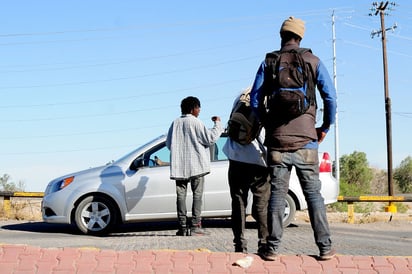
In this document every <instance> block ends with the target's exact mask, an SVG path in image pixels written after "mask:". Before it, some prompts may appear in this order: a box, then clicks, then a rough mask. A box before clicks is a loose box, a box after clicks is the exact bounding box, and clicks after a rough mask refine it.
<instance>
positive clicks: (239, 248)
mask: <svg viewBox="0 0 412 274" xmlns="http://www.w3.org/2000/svg"><path fill="white" fill-rule="evenodd" d="M235 252H239V253H244V254H247V248H246V247H241V246H235Z"/></svg>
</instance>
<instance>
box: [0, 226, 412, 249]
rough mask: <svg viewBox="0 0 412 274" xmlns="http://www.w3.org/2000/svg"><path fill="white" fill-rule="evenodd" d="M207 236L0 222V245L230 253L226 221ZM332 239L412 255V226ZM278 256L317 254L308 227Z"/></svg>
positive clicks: (342, 229)
mask: <svg viewBox="0 0 412 274" xmlns="http://www.w3.org/2000/svg"><path fill="white" fill-rule="evenodd" d="M204 226H205V227H206V228H207V230H208V231H210V232H211V235H210V236H202V237H177V236H175V231H176V224H175V222H161V223H140V224H127V225H123V226H121V227H119V228H118V229H117V230H116V231H115V232H113V233H111V234H110V235H108V236H105V237H93V236H86V235H81V234H79V233H77V232H76V231H75V230H74V229H73V228H72V227H70V226H67V225H57V224H47V223H43V222H26V221H0V243H9V244H26V245H31V246H38V247H41V248H51V247H93V248H99V249H111V250H165V249H171V250H198V249H200V250H210V251H212V252H232V251H233V245H232V232H231V229H230V221H228V220H207V221H205V222H204ZM330 227H331V232H332V240H333V242H334V246H335V248H336V249H337V251H338V253H339V254H345V255H365V256H412V222H411V221H405V220H403V221H398V220H396V219H394V220H392V221H390V222H389V221H387V222H377V223H368V224H346V223H331V224H330ZM246 237H247V239H248V241H249V252H251V253H254V252H256V250H257V240H256V237H257V230H256V227H254V223H253V222H251V223H248V229H247V232H246ZM280 252H281V253H282V254H306V255H316V254H317V248H316V246H315V244H314V240H313V234H312V230H311V227H310V224H309V223H306V222H305V221H296V222H295V223H294V225H291V226H289V227H288V228H286V229H285V231H284V237H283V243H282V247H281V250H280Z"/></svg>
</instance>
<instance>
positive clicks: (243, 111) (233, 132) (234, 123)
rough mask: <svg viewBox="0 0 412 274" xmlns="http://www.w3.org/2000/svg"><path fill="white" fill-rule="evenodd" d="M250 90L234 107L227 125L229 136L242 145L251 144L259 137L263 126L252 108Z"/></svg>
mask: <svg viewBox="0 0 412 274" xmlns="http://www.w3.org/2000/svg"><path fill="white" fill-rule="evenodd" d="M250 90H251V89H250V88H248V89H246V90H245V91H244V92H243V93H242V94H241V95H240V98H239V100H238V101H237V102H236V103H235V105H234V106H233V109H232V112H231V114H230V118H229V121H228V123H227V134H228V136H229V138H231V139H232V140H233V141H236V142H238V143H239V144H242V145H247V144H250V143H251V142H252V141H253V140H254V139H256V137H257V136H258V135H259V132H260V129H261V124H260V123H259V119H258V117H257V116H256V114H255V113H254V112H253V110H252V107H251V106H250Z"/></svg>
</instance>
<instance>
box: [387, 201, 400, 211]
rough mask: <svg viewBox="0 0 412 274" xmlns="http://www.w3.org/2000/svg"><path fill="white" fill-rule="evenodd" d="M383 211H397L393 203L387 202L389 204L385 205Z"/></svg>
mask: <svg viewBox="0 0 412 274" xmlns="http://www.w3.org/2000/svg"><path fill="white" fill-rule="evenodd" d="M385 212H390V213H396V212H398V209H397V208H396V205H395V204H394V203H392V202H389V205H388V206H385Z"/></svg>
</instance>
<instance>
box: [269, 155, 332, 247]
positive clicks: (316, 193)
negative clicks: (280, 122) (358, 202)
mask: <svg viewBox="0 0 412 274" xmlns="http://www.w3.org/2000/svg"><path fill="white" fill-rule="evenodd" d="M268 164H269V166H270V176H271V195H270V200H269V208H268V214H269V224H268V225H269V234H270V235H269V237H268V243H267V244H268V247H269V249H270V250H271V251H272V252H277V250H278V248H279V245H280V242H281V239H282V234H283V226H282V220H283V216H284V211H285V205H286V203H285V196H286V194H287V192H288V188H289V179H290V172H291V170H292V167H293V166H294V167H295V169H296V174H297V176H298V178H299V182H300V185H301V187H302V191H303V194H304V195H305V199H306V203H307V205H308V212H309V218H310V222H311V226H312V230H313V233H314V238H315V243H316V245H317V246H318V248H319V251H320V253H321V254H324V253H326V252H328V251H329V250H331V245H332V242H331V240H330V232H329V224H328V220H327V217H326V208H325V204H324V200H323V197H322V195H321V193H320V189H321V182H320V180H319V159H318V150H317V149H299V150H297V151H294V152H279V151H274V150H270V149H269V153H268Z"/></svg>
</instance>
